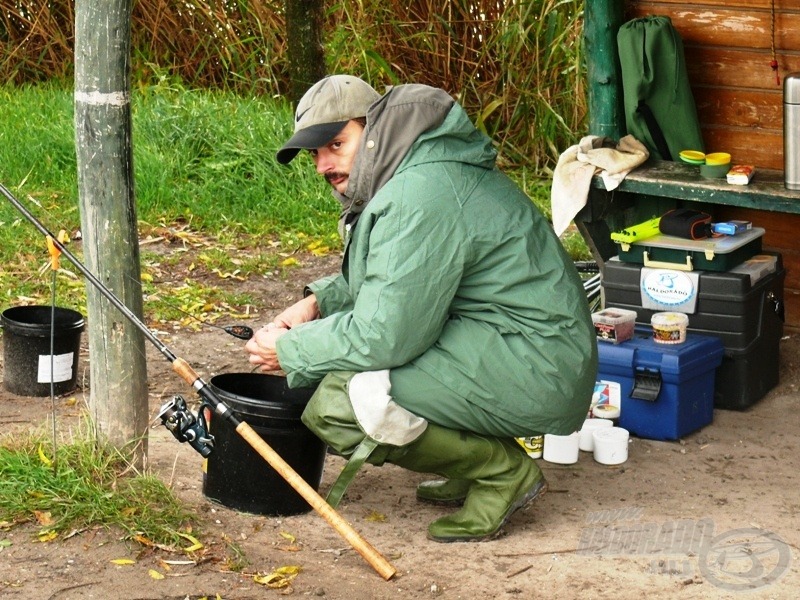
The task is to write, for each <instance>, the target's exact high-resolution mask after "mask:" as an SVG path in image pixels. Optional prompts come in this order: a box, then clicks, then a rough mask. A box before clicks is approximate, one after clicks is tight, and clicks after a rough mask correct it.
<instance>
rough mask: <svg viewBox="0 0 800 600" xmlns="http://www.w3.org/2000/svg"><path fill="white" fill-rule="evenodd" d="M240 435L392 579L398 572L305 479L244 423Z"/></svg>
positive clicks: (371, 563) (386, 577)
mask: <svg viewBox="0 0 800 600" xmlns="http://www.w3.org/2000/svg"><path fill="white" fill-rule="evenodd" d="M236 432H237V433H238V434H239V435H240V436H241V437H242V438H243V439H244V440H245V441H246V442H247V443H248V444H250V446H251V447H252V448H253V449H254V450H255V451H256V452H258V453H259V454H260V455H261V457H262V458H263V459H264V460H266V461H267V462H268V463H269V465H270V466H271V467H272V468H273V469H275V470H276V471H277V472H278V474H279V475H280V476H281V477H283V478H284V479H285V480H286V482H287V483H288V484H289V485H290V486H292V488H294V490H295V491H296V492H297V493H298V494H300V495H301V496H302V497H303V498H304V499H305V500H306V502H308V503H309V505H311V508H313V509H314V510H315V511H317V513H318V514H319V515H320V516H321V517H322V518H323V519H325V520H326V521H327V522H328V524H329V525H330V526H331V527H333V528H334V529H335V530H336V531H337V532H338V533H339V535H341V536H342V537H343V538H344V539H345V540H346V541H347V542H348V543H349V544H350V545H351V546H352V547H353V548H354V549H355V550H356V552H358V553H359V554H360V555H361V556H362V557H364V559H365V560H366V561H367V562H368V563H369V564H370V566H372V568H373V569H375V570H376V571H377V572H378V574H379V575H380V576H381V577H383V578H384V579H385V580H386V581H388V580H389V579H391V578H392V577H393V576H394V575H395V573H397V570H396V569H395V568H394V567H393V566H392V564H391V563H390V562H389V561H387V560H386V559H385V558H384V557H383V556H382V555H381V554H380V553H379V552H378V551H377V550H376V549H375V548H374V547H373V546H372V545H370V543H369V542H368V541H367V540H365V539H364V538H363V537H361V535H360V534H359V533H358V532H357V531H356V530H355V529H353V527H352V526H351V525H350V524H349V523H348V522H347V521H345V520H344V519H343V518H342V517H341V515H339V513H337V512H336V511H335V510H334V509H333V508H332V507H331V505H330V504H328V503H327V502H325V499H324V498H323V497H322V496H320V495H319V494H318V493H317V491H316V490H315V489H314V488H313V487H311V486H310V485H309V484H308V483H307V482H306V480H305V479H303V478H302V477H300V475H299V474H298V473H297V471H295V470H294V469H293V468H292V467H291V466H290V465H289V463H287V462H286V461H285V460H283V458H281V456H280V455H279V454H278V453H277V452H275V450H273V449H272V448H271V447H270V446H269V444H267V443H266V442H265V441H264V440H263V439H262V438H261V436H259V435H258V434H257V433H256V432H255V431H254V430H253V428H252V427H250V425H248V424H247V423H246V422H241V423H239V425H238V426H237V427H236Z"/></svg>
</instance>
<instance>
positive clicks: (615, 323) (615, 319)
mask: <svg viewBox="0 0 800 600" xmlns="http://www.w3.org/2000/svg"><path fill="white" fill-rule="evenodd" d="M592 323H594V330H595V333H596V335H597V339H598V340H599V341H602V342H612V343H614V344H619V343H622V342H624V341H627V340H629V339H631V338H633V329H634V327H635V326H636V311H635V310H627V309H625V308H606V309H605V310H601V311H600V312H596V313H593V314H592Z"/></svg>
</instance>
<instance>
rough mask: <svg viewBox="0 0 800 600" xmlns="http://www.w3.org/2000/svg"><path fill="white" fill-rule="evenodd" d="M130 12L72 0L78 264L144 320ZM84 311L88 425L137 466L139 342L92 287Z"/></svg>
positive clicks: (142, 364)
mask: <svg viewBox="0 0 800 600" xmlns="http://www.w3.org/2000/svg"><path fill="white" fill-rule="evenodd" d="M131 10H132V0H76V2H75V144H76V152H77V159H78V192H79V196H80V211H81V229H82V234H83V253H84V262H85V264H86V266H87V268H88V269H89V270H90V271H91V272H92V273H94V274H95V276H96V277H97V278H98V279H99V280H100V281H102V282H103V283H104V284H105V285H106V286H107V287H108V288H109V289H111V290H113V292H114V293H115V294H116V296H117V297H119V298H120V300H121V301H122V302H123V303H124V304H125V306H127V307H128V308H129V309H130V310H131V311H132V312H133V313H134V314H136V315H139V316H141V315H142V312H143V311H142V290H141V285H140V266H139V243H138V233H137V222H136V205H135V199H134V191H133V151H132V145H131V104H130V73H129V65H130V45H131V35H130V28H131ZM87 305H88V315H87V316H88V319H87V320H88V325H89V327H88V332H89V361H90V365H91V371H90V377H91V378H90V385H91V393H90V396H89V407H90V410H91V413H92V416H93V419H94V425H95V426H96V427H97V429H98V432H99V433H100V434H102V435H103V437H104V438H105V439H106V440H108V441H109V442H110V443H111V444H113V445H114V446H115V447H117V448H120V449H124V450H125V452H126V454H127V455H128V456H129V457H130V458H131V459H132V460H133V461H134V464H141V462H142V459H143V458H144V456H145V455H146V453H147V445H146V441H147V437H146V434H147V425H148V420H149V419H148V405H147V368H146V361H145V348H144V336H143V335H142V333H141V332H140V331H139V330H138V329H137V328H136V327H135V326H134V325H132V324H131V323H130V322H129V321H128V319H126V318H125V317H124V316H123V315H122V314H121V313H120V312H119V311H118V310H117V309H116V308H114V307H113V306H112V305H111V304H109V303H108V302H107V301H106V300H105V299H104V298H103V297H102V295H100V293H99V292H98V291H97V290H96V289H94V288H93V287H92V286H87ZM133 442H135V444H133Z"/></svg>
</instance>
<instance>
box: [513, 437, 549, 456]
mask: <svg viewBox="0 0 800 600" xmlns="http://www.w3.org/2000/svg"><path fill="white" fill-rule="evenodd" d="M516 440H517V443H518V444H519V445H520V446H522V447H523V448H524V449H525V452H527V453H528V456H530V457H531V458H542V449H543V447H544V436H543V435H534V436H531V437H518V438H516Z"/></svg>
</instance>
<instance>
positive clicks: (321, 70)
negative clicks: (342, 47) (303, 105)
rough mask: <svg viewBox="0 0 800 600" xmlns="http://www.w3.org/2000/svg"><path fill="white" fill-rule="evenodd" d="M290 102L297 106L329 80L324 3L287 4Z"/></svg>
mask: <svg viewBox="0 0 800 600" xmlns="http://www.w3.org/2000/svg"><path fill="white" fill-rule="evenodd" d="M285 7H286V40H287V48H288V49H287V54H288V57H289V76H290V77H291V80H292V88H291V90H290V91H289V98H290V99H291V101H292V104H293V105H295V106H296V105H297V103H298V102H299V101H300V98H302V97H303V94H305V93H306V90H308V88H310V87H311V86H312V85H314V84H315V83H316V82H317V81H319V80H320V79H322V78H323V77H325V75H326V73H327V71H326V69H325V53H324V50H323V48H322V22H323V15H324V9H325V6H324V2H323V0H285Z"/></svg>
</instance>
